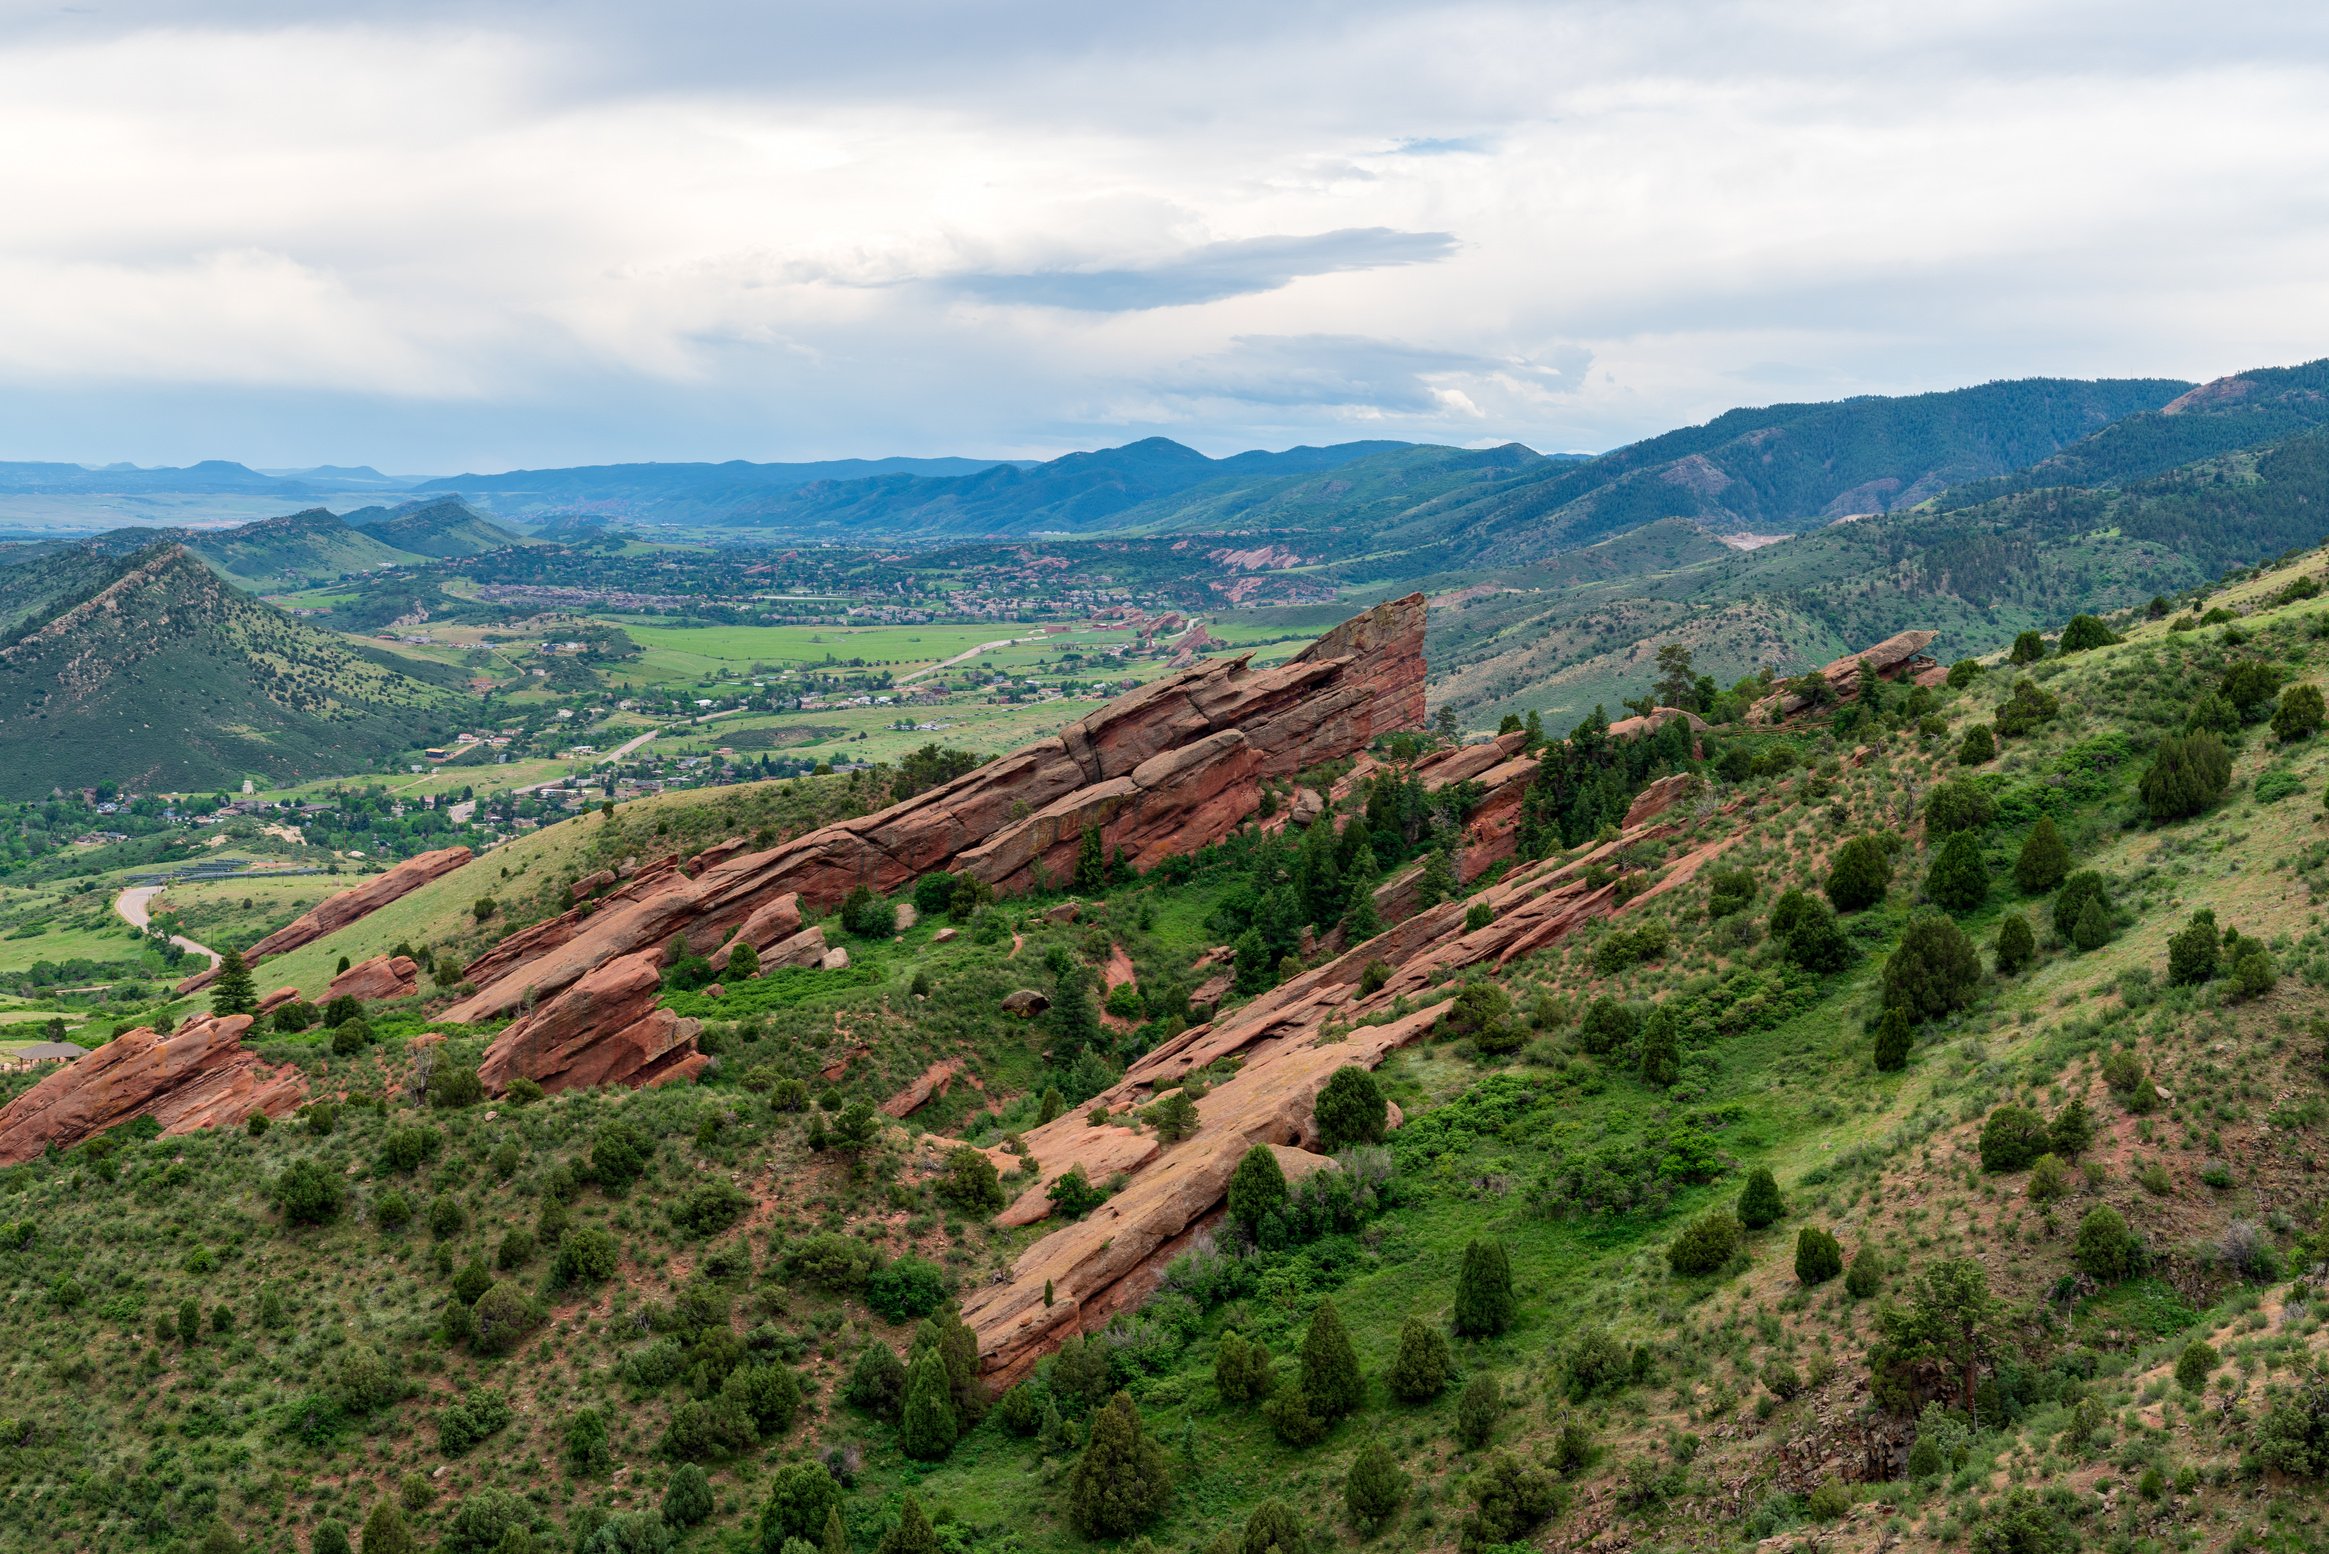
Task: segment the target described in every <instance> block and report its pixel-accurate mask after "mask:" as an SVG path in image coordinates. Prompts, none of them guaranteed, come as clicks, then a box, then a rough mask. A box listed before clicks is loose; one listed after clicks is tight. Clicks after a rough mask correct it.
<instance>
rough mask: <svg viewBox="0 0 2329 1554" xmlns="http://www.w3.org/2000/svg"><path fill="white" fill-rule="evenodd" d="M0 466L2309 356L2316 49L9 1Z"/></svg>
mask: <svg viewBox="0 0 2329 1554" xmlns="http://www.w3.org/2000/svg"><path fill="white" fill-rule="evenodd" d="M0 146H4V147H6V152H5V154H4V155H0V211H4V212H5V213H6V214H5V218H4V219H0V457H9V458H59V459H75V460H81V461H84V462H104V461H110V460H114V459H130V460H134V461H137V462H140V463H164V462H168V463H177V462H183V461H187V460H191V459H196V458H203V457H225V458H237V459H241V460H244V461H245V462H248V463H252V464H257V465H263V466H290V465H304V464H310V463H319V462H338V463H359V462H362V463H371V464H374V465H377V466H379V467H381V468H384V469H389V470H392V471H413V472H440V471H456V470H469V469H497V468H504V467H509V466H513V465H523V464H561V463H584V462H602V461H608V460H617V459H650V458H652V459H721V458H737V457H741V458H751V459H790V458H817V457H831V456H843V455H878V454H887V453H924V454H927V453H964V454H982V455H1042V454H1049V453H1054V452H1059V451H1063V450H1066V449H1070V448H1076V447H1090V446H1097V445H1103V444H1108V443H1115V442H1121V441H1125V440H1128V439H1130V438H1134V437H1139V436H1146V435H1149V434H1152V433H1162V434H1165V435H1168V436H1172V437H1177V438H1179V439H1181V440H1183V441H1185V442H1189V443H1191V444H1193V445H1195V446H1197V447H1200V448H1203V449H1205V450H1207V451H1208V452H1214V453H1223V452H1231V451H1235V450H1237V449H1241V448H1246V447H1255V446H1265V447H1281V446H1285V445H1288V444H1292V443H1297V442H1325V441H1341V440H1346V439H1350V438H1356V437H1400V438H1410V439H1417V440H1433V441H1448V442H1460V443H1472V444H1477V443H1491V442H1501V441H1506V440H1518V441H1522V442H1526V443H1528V444H1530V445H1531V446H1533V447H1537V448H1541V449H1598V448H1604V447H1609V446H1612V445H1615V444H1618V443H1622V442H1625V441H1628V440H1630V439H1632V438H1635V437H1638V436H1641V435H1645V434H1647V433H1650V432H1655V431H1658V430H1661V429H1664V428H1666V427H1669V426H1673V425H1677V424H1680V423H1684V422H1688V421H1694V420H1700V419H1704V418H1705V417H1706V416H1709V415H1712V414H1715V413H1717V412H1719V411H1721V410H1723V409H1726V408H1729V407H1731V406H1733V405H1738V404H1752V403H1765V402H1769V401H1773V400H1780V399H1810V398H1828V397H1835V396H1839V395H1845V394H1854V393H1869V392H1882V393H1892V392H1902V391H1916V390H1920V389H1929V388H1942V387H1952V386H1957V385H1961V384H1965V383H1972V382H1979V381H1982V380H1985V379H1989V378H1996V377H2013V376H2023V375H2029V374H2038V373H2059V374H2071V375H2081V376H2091V375H2145V376H2159V375H2166V376H2179V377H2190V378H2204V377H2209V376H2213V375H2216V374H2220V373H2223V372H2228V371H2233V370H2236V369H2238V368H2240V367H2244V366H2251V365H2257V364H2265V363H2277V362H2288V361H2296V360H2302V359H2306V358H2310V357H2316V356H2320V355H2323V354H2329V8H2324V7H2321V6H2319V5H2318V4H2288V5H2269V4H2241V3H2237V0H2233V3H2220V4H2217V5H2214V6H2209V7H2191V6H2189V5H2186V4H2181V3H2178V4H2173V5H2169V4H2151V3H2144V0H2117V3H2110V4H2103V3H2084V0H1952V3H1950V4H1947V5H1935V4H1932V3H1931V0H1916V3H1909V4H1893V3H1859V4H1855V3H1851V0H1822V3H1811V0H1797V3H1762V4H1737V5H1730V4H1720V3H1715V0H1690V3H1683V4H1672V5H1667V4H1659V3H1656V0H1640V3H1625V4H1572V3H1560V0H1554V3H1545V0H1540V3H1534V4H1517V5H1505V4H1491V3H1482V4H1461V3H1457V4H1405V3H1392V0H1380V3H1365V0H1337V3H1332V4H1328V3H1296V0H1279V3H1274V4H1259V5H1257V4H1254V3H1252V0H1240V3H1235V4H1232V3H1226V0H1223V3H1215V0H1198V3H1191V4H1170V3H1166V4H1152V5H1145V6H1109V5H1093V4H1091V3H1089V0H1073V3H1069V0H1037V3H1025V4H1013V5H1006V4H987V5H970V4H961V3H949V0H845V3H842V0H837V3H831V4H817V5H806V4H777V3H743V0H658V3H657V4H655V5H652V6H649V5H642V4H619V5H618V4H611V3H597V4H593V3H588V0H584V3H571V4H561V5H557V6H550V5H545V4H538V3H525V0H518V3H503V0H483V3H476V0H467V3H463V4H460V5H453V4H436V3H432V0H418V3H405V4H399V5H396V6H393V7H391V6H371V7H366V6H348V5H335V4H333V3H331V0H320V3H319V0H300V3H290V0H282V3H273V0H171V3H168V4H163V3H159V0H126V3H113V0H86V3H78V4H72V5H59V4H53V3H52V4H42V5H21V4H17V3H15V0H0Z"/></svg>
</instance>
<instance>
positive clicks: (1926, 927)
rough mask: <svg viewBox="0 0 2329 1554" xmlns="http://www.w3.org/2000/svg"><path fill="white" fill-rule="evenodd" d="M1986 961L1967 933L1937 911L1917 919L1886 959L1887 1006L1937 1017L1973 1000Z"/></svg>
mask: <svg viewBox="0 0 2329 1554" xmlns="http://www.w3.org/2000/svg"><path fill="white" fill-rule="evenodd" d="M1980 983H1981V959H1980V957H1979V956H1977V955H1975V954H1974V952H1973V945H1972V943H1971V942H1970V941H1969V940H1967V939H1966V937H1965V931H1964V930H1963V929H1961V928H1959V927H1958V926H1957V925H1956V924H1955V923H1954V922H1951V921H1950V920H1949V919H1948V918H1946V917H1943V916H1942V915H1941V914H1939V913H1937V912H1930V913H1925V914H1923V915H1922V916H1919V917H1918V918H1916V919H1915V920H1914V921H1912V922H1911V923H1910V924H1909V926H1908V931H1907V932H1906V933H1904V934H1902V935H1901V938H1900V944H1899V946H1898V947H1897V948H1896V949H1894V950H1893V952H1892V954H1891V956H1890V957H1889V958H1888V959H1887V960H1886V961H1885V963H1884V1005H1885V1007H1886V1008H1888V1009H1904V1010H1906V1011H1907V1012H1908V1016H1909V1019H1910V1020H1912V1021H1915V1020H1937V1019H1939V1018H1940V1017H1941V1016H1942V1015H1945V1014H1948V1013H1949V1012H1950V1011H1952V1010H1955V1009H1961V1008H1963V1007H1964V1006H1965V1005H1966V1004H1968V1003H1970V1002H1971V1001H1972V999H1973V993H1974V989H1975V988H1977V987H1978V986H1979V985H1980Z"/></svg>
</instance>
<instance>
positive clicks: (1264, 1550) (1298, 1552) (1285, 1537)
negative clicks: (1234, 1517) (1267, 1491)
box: [1237, 1500, 1310, 1554]
mask: <svg viewBox="0 0 2329 1554" xmlns="http://www.w3.org/2000/svg"><path fill="white" fill-rule="evenodd" d="M1309 1547H1310V1535H1309V1533H1308V1532H1307V1531H1306V1530H1305V1529H1304V1528H1303V1526H1302V1521H1301V1518H1299V1517H1297V1516H1296V1515H1295V1514H1294V1513H1293V1512H1292V1511H1290V1510H1288V1509H1286V1507H1285V1506H1284V1505H1283V1504H1281V1503H1280V1502H1278V1501H1276V1500H1264V1501H1263V1502H1262V1503H1261V1504H1260V1505H1257V1506H1255V1507H1254V1508H1253V1514H1252V1515H1251V1516H1249V1517H1247V1518H1246V1519H1245V1536H1244V1537H1242V1538H1240V1539H1239V1540H1238V1542H1237V1554H1308V1550H1309Z"/></svg>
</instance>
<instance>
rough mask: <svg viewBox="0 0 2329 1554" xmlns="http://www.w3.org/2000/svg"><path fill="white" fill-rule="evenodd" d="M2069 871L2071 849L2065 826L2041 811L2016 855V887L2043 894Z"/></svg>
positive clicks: (2024, 891) (2039, 894)
mask: <svg viewBox="0 0 2329 1554" xmlns="http://www.w3.org/2000/svg"><path fill="white" fill-rule="evenodd" d="M2069 873H2070V849H2069V848H2068V847H2067V846H2065V845H2064V844H2063V841H2062V829H2061V827H2059V826H2057V825H2055V824H2054V817H2053V816H2052V815H2040V816H2039V817H2038V823H2037V824H2036V825H2034V826H2032V827H2030V834H2029V835H2028V836H2026V837H2024V838H2023V839H2022V850H2021V852H2020V853H2019V854H2018V855H2016V857H2015V858H2014V888H2015V889H2016V890H2019V891H2020V892H2021V893H2022V894H2023V895H2025V896H2042V895H2044V894H2046V892H2048V891H2049V890H2052V889H2053V888H2054V887H2055V886H2057V885H2059V884H2061V883H2062V881H2063V878H2064V877H2065V876H2066V875H2068V874H2069Z"/></svg>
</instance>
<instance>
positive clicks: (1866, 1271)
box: [1844, 1247, 1884, 1300]
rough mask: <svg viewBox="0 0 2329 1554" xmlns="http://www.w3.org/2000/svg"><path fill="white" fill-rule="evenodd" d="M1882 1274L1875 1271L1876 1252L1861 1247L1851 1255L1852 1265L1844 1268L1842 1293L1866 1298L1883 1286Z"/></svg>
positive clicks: (1857, 1298)
mask: <svg viewBox="0 0 2329 1554" xmlns="http://www.w3.org/2000/svg"><path fill="white" fill-rule="evenodd" d="M1883 1285H1884V1276H1883V1275H1882V1274H1881V1273H1879V1272H1878V1271H1877V1267H1876V1254H1875V1253H1873V1252H1871V1251H1869V1250H1868V1248H1866V1247H1862V1248H1861V1249H1860V1250H1859V1251H1858V1252H1856V1253H1854V1254H1853V1256H1852V1266H1851V1267H1849V1268H1847V1269H1845V1270H1844V1293H1845V1294H1847V1295H1849V1296H1851V1297H1852V1298H1853V1299H1854V1300H1866V1299H1867V1298H1868V1297H1869V1296H1871V1295H1874V1294H1875V1293H1876V1292H1877V1291H1878V1290H1879V1289H1881V1288H1883Z"/></svg>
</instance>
